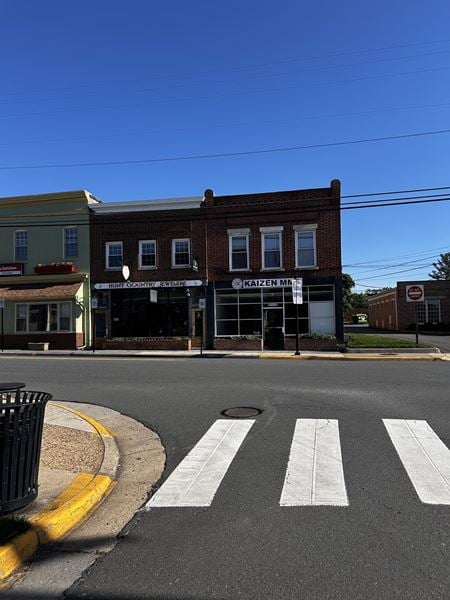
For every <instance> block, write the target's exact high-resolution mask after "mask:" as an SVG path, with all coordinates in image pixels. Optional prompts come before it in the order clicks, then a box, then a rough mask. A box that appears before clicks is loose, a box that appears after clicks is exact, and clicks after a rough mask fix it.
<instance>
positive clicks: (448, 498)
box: [383, 419, 450, 504]
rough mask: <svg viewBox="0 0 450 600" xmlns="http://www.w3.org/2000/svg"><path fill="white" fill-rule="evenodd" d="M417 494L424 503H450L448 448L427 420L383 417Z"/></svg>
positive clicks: (449, 451) (449, 454)
mask: <svg viewBox="0 0 450 600" xmlns="http://www.w3.org/2000/svg"><path fill="white" fill-rule="evenodd" d="M383 423H384V425H385V427H386V430H387V432H388V434H389V436H390V438H391V440H392V443H393V444H394V446H395V449H396V450H397V454H398V455H399V457H400V460H401V461H402V463H403V466H404V467H405V470H406V472H407V474H408V477H409V478H410V480H411V483H412V484H413V486H414V488H415V490H416V492H417V495H418V496H419V498H420V499H421V500H422V502H424V503H425V504H450V450H449V449H448V448H447V446H446V445H445V444H444V443H443V442H442V441H441V440H440V439H439V437H438V436H437V435H436V434H435V432H434V431H433V430H432V428H431V427H430V426H429V425H428V423H427V422H426V421H415V420H406V419H383Z"/></svg>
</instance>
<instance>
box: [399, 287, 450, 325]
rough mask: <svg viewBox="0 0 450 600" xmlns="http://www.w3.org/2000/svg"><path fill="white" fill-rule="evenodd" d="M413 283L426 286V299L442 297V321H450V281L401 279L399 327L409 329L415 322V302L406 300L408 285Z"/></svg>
mask: <svg viewBox="0 0 450 600" xmlns="http://www.w3.org/2000/svg"><path fill="white" fill-rule="evenodd" d="M411 283H421V284H423V285H424V286H425V287H424V291H425V299H427V298H439V299H440V305H441V323H450V281H418V282H414V281H406V282H405V281H399V282H398V284H397V288H398V320H399V329H400V330H406V329H409V328H410V326H411V325H413V324H414V323H415V316H414V304H413V303H412V302H406V286H407V285H411Z"/></svg>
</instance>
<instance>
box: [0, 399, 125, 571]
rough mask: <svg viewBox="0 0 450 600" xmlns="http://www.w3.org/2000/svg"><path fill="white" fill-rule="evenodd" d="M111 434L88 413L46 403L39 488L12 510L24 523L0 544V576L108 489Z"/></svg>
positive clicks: (113, 468) (62, 532)
mask: <svg viewBox="0 0 450 600" xmlns="http://www.w3.org/2000/svg"><path fill="white" fill-rule="evenodd" d="M110 439H111V436H110V435H109V433H107V431H106V429H104V427H103V425H102V424H101V423H100V422H96V421H95V420H93V419H92V418H90V417H89V415H87V414H82V413H80V412H78V413H75V412H74V411H73V410H71V409H70V408H69V407H68V406H64V405H60V404H58V403H55V402H49V403H48V405H47V407H46V413H45V419H44V428H43V435H42V449H41V458H40V473H39V482H38V483H39V494H38V497H37V498H36V499H35V500H34V501H33V502H32V503H31V504H30V505H28V506H27V507H26V508H25V509H22V510H20V511H17V512H16V513H15V514H14V516H13V518H15V519H17V520H18V523H22V524H25V526H26V527H28V529H27V530H26V531H25V532H21V533H19V535H17V536H15V537H12V539H11V540H10V541H9V542H8V543H5V544H4V545H3V546H2V547H1V548H0V580H4V579H6V578H8V577H9V576H10V575H11V574H12V573H13V572H14V571H16V570H17V569H18V568H19V567H20V565H21V564H22V563H23V562H25V561H26V560H28V559H30V558H31V557H32V556H33V554H34V553H35V552H36V551H37V549H38V547H39V546H40V545H43V544H47V543H49V542H55V541H57V540H59V539H61V538H62V537H64V536H66V535H67V534H68V533H69V532H70V531H72V530H73V529H74V528H75V527H77V526H78V525H79V524H80V523H81V522H82V521H84V520H85V519H86V518H87V517H88V516H89V514H90V513H91V512H92V511H94V510H95V508H96V507H97V506H98V505H99V503H100V502H101V501H102V500H103V499H104V498H105V497H106V495H108V494H109V493H110V491H111V490H112V489H113V487H114V486H115V484H116V472H117V467H118V463H119V454H118V451H117V448H116V446H115V443H113V444H111V442H110ZM10 522H11V520H10ZM21 529H22V528H21Z"/></svg>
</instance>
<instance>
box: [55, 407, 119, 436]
mask: <svg viewBox="0 0 450 600" xmlns="http://www.w3.org/2000/svg"><path fill="white" fill-rule="evenodd" d="M52 404H53V406H57V407H58V408H62V409H63V410H68V411H69V412H71V413H73V414H74V415H77V416H78V417H80V419H84V421H87V422H88V423H89V424H90V425H92V427H93V428H94V429H95V430H96V431H97V433H98V434H99V435H101V436H102V437H115V434H114V433H113V432H112V431H109V429H106V427H105V426H104V425H102V424H101V423H99V422H98V421H96V420H95V419H93V418H92V417H90V416H89V415H85V414H84V413H82V412H80V411H79V410H74V409H73V408H69V407H68V406H64V404H59V403H58V402H52Z"/></svg>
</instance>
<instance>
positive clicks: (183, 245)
mask: <svg viewBox="0 0 450 600" xmlns="http://www.w3.org/2000/svg"><path fill="white" fill-rule="evenodd" d="M190 265H191V240H189V239H188V238H183V239H177V240H172V267H189V266H190Z"/></svg>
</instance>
